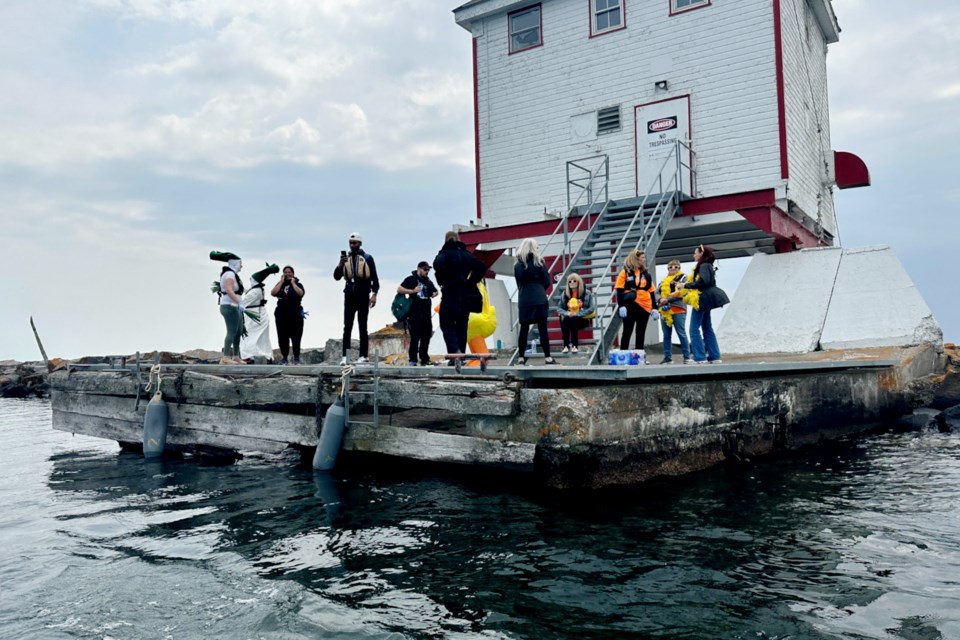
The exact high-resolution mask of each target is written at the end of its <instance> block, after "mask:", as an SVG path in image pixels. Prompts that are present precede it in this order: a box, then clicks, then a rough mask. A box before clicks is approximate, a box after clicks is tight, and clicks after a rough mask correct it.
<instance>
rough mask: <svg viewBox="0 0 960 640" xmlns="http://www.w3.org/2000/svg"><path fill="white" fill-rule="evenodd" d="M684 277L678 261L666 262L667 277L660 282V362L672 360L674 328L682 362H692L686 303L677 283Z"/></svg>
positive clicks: (666, 362)
mask: <svg viewBox="0 0 960 640" xmlns="http://www.w3.org/2000/svg"><path fill="white" fill-rule="evenodd" d="M685 279H686V276H684V275H683V274H682V273H681V272H680V261H679V260H671V261H670V263H669V264H667V277H666V278H664V279H663V282H661V283H660V328H661V329H663V360H661V361H660V364H670V363H671V362H673V340H672V338H673V331H674V330H676V332H677V338H679V340H680V350H681V351H682V352H683V364H693V358H691V357H690V341H689V340H687V327H686V325H687V305H686V304H685V303H684V302H683V298H682V292H681V291H677V285H679V284H680V283H682V282H683V281H684V280H685Z"/></svg>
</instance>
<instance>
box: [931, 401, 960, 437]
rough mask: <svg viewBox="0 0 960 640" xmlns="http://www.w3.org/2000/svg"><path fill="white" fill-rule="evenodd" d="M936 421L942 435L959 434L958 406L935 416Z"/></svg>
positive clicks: (959, 408)
mask: <svg viewBox="0 0 960 640" xmlns="http://www.w3.org/2000/svg"><path fill="white" fill-rule="evenodd" d="M936 420H937V426H938V427H939V429H940V431H942V432H943V433H946V432H948V431H949V432H960V404H958V405H954V406H952V407H949V408H947V409H944V410H943V411H941V412H940V413H939V414H937V418H936Z"/></svg>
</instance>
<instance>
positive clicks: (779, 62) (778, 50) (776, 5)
mask: <svg viewBox="0 0 960 640" xmlns="http://www.w3.org/2000/svg"><path fill="white" fill-rule="evenodd" d="M773 57H774V61H775V63H776V67H777V118H778V120H779V125H780V177H781V178H783V179H784V180H786V179H787V178H789V177H790V164H789V162H788V160H787V105H786V99H785V97H784V85H783V31H782V28H781V25H780V0H773Z"/></svg>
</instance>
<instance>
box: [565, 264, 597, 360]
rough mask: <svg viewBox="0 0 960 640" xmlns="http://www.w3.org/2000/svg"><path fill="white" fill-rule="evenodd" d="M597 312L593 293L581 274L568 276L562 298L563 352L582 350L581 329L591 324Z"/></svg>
mask: <svg viewBox="0 0 960 640" xmlns="http://www.w3.org/2000/svg"><path fill="white" fill-rule="evenodd" d="M595 313H596V307H595V306H594V302H593V295H591V293H590V292H589V291H588V290H587V287H586V286H585V285H584V284H583V278H581V277H580V275H579V274H576V273H571V274H570V275H569V276H567V286H566V288H565V289H564V290H563V295H562V297H561V298H560V333H561V334H562V335H563V353H577V352H578V351H579V350H580V348H579V347H580V335H579V334H580V331H581V330H583V329H585V328H586V327H587V326H588V325H589V324H590V320H589V318H592V317H593V315H594V314H595Z"/></svg>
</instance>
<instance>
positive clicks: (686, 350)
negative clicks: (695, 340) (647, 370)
mask: <svg viewBox="0 0 960 640" xmlns="http://www.w3.org/2000/svg"><path fill="white" fill-rule="evenodd" d="M686 325H687V314H686V313H676V312H675V313H674V314H673V326H672V327H668V326H667V322H666V320H664V319H663V316H660V328H661V329H663V359H664V360H673V345H672V344H671V343H670V339H671V338H672V337H673V330H674V329H676V330H677V338H679V339H680V351H682V352H683V359H684V360H689V359H690V341H689V340H687V327H686Z"/></svg>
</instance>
